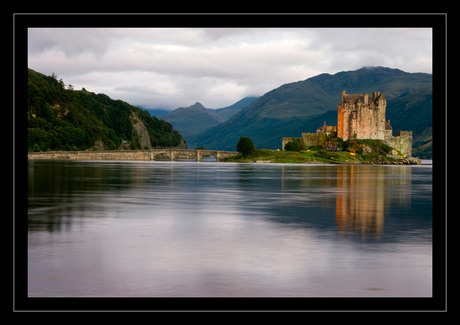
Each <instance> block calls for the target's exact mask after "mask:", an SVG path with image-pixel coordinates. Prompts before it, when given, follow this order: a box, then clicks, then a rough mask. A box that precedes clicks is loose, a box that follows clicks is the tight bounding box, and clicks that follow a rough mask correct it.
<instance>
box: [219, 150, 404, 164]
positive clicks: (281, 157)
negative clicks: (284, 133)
mask: <svg viewBox="0 0 460 325" xmlns="http://www.w3.org/2000/svg"><path fill="white" fill-rule="evenodd" d="M225 161H227V162H242V163H252V162H261V163H262V162H264V163H298V164H407V163H408V161H407V159H398V158H393V157H388V156H386V155H381V154H373V155H365V154H358V153H356V154H354V155H352V154H351V153H350V152H347V151H339V152H328V151H325V150H306V151H277V150H267V149H258V150H256V151H255V152H254V153H253V154H251V155H249V156H247V157H246V158H243V155H241V154H240V155H237V156H234V157H230V158H227V159H226V160H225Z"/></svg>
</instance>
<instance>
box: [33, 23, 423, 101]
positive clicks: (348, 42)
mask: <svg viewBox="0 0 460 325" xmlns="http://www.w3.org/2000/svg"><path fill="white" fill-rule="evenodd" d="M28 51H29V67H30V68H32V69H35V70H37V71H40V72H42V73H45V74H49V75H50V74H51V73H53V72H54V73H56V74H57V75H58V77H59V78H63V80H64V82H66V83H70V84H72V85H75V86H76V88H81V87H85V88H86V89H87V90H89V91H94V92H97V93H98V92H104V93H106V94H108V95H109V96H111V97H114V98H120V99H123V100H125V101H127V102H129V103H132V104H135V105H136V104H138V105H142V106H144V107H170V108H174V107H179V106H189V105H191V104H193V103H194V102H196V101H199V102H202V103H203V104H204V105H205V106H207V107H214V108H217V107H224V106H227V105H230V104H232V103H233V102H235V101H237V100H239V99H241V98H242V97H244V96H247V95H263V94H264V93H265V92H267V91H269V90H271V89H273V88H276V87H278V86H280V85H282V84H284V83H288V82H294V81H298V80H304V79H307V78H309V77H312V76H314V75H317V74H319V73H323V72H327V73H336V72H338V71H344V70H352V69H357V68H360V67H362V66H366V65H372V66H376V65H381V66H389V67H392V68H399V69H402V70H405V71H409V72H428V73H431V31H430V30H424V29H399V30H395V29H302V28H301V29H289V28H286V29H269V28H268V29H265V28H264V29H241V28H237V29H235V28H230V29H223V28H219V29H210V28H206V29H170V28H166V29H157V28H152V29H134V28H131V29H116V28H115V29H114V28H108V29H84V28H79V29H59V28H56V29H29V50H28Z"/></svg>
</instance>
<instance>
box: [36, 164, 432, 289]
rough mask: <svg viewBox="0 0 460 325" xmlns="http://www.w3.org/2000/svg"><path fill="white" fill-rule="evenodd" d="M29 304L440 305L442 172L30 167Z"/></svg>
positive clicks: (240, 167)
mask: <svg viewBox="0 0 460 325" xmlns="http://www.w3.org/2000/svg"><path fill="white" fill-rule="evenodd" d="M27 267H28V283H27V285H28V295H29V296H30V297H431V296H432V166H431V165H421V166H396V165H389V166H381V165H372V166H371V165H300V164H238V163H218V162H177V161H176V162H121V161H47V160H35V161H33V160H31V161H29V162H28V265H27Z"/></svg>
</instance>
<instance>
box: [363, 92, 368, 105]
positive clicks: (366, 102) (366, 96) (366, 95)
mask: <svg viewBox="0 0 460 325" xmlns="http://www.w3.org/2000/svg"><path fill="white" fill-rule="evenodd" d="M368 104H369V94H364V105H368Z"/></svg>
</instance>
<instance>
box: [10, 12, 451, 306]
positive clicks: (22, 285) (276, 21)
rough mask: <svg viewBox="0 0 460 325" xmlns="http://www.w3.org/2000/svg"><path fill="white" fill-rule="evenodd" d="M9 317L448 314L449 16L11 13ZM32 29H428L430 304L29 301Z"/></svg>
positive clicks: (425, 300)
mask: <svg viewBox="0 0 460 325" xmlns="http://www.w3.org/2000/svg"><path fill="white" fill-rule="evenodd" d="M12 20H13V125H14V129H13V132H14V134H13V171H14V175H13V209H14V210H13V211H14V215H13V218H12V230H13V241H12V243H13V258H12V259H13V270H12V271H13V272H12V273H13V288H12V289H13V294H12V296H13V303H12V305H13V306H12V310H13V311H16V312H18V311H446V310H447V196H446V195H447V187H446V186H447V147H446V144H447V14H445V13H437V14H411V13H403V14H398V13H396V14H372V13H370V14H369V13H366V14H353V13H345V14H342V13H340V14H321V13H315V14H297V13H292V14H290V13H283V14H269V13H261V14H257V13H248V14H244V13H238V14H228V13H225V14H219V13H214V14H207V13H206V14H200V13H196V14H177V13H176V14H169V13H160V14H137V13H133V14H104V13H97V14H87V13H86V14H45V13H33V14H27V13H13V15H12ZM31 27H133V28H135V27H299V28H301V27H325V28H327V27H344V28H345V27H346V28H351V27H361V28H363V27H368V28H376V27H388V28H391V27H394V28H396V27H420V28H422V27H424V28H432V30H433V93H434V95H433V297H432V298H28V297H27V172H26V171H27V138H26V135H27V132H25V131H24V129H26V122H27V116H26V110H25V109H23V107H24V106H26V105H27V100H26V98H27V96H26V95H25V94H26V92H27V29H28V28H31Z"/></svg>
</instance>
